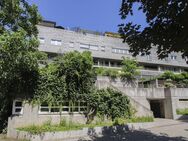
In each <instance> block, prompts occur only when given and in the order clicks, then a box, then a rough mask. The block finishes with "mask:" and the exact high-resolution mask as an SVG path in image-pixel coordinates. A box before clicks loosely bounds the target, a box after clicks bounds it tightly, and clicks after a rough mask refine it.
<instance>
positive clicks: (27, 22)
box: [0, 0, 41, 132]
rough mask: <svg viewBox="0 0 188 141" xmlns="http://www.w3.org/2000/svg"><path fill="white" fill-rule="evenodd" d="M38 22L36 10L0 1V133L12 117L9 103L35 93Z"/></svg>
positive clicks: (19, 1)
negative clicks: (19, 97) (17, 97)
mask: <svg viewBox="0 0 188 141" xmlns="http://www.w3.org/2000/svg"><path fill="white" fill-rule="evenodd" d="M40 20H41V17H40V15H39V14H38V10H37V7H36V6H35V5H29V4H28V3H27V2H26V1H25V0H1V1H0V101H1V103H0V107H1V108H0V132H1V131H2V128H4V127H6V125H7V120H8V117H9V116H10V115H11V112H12V111H11V110H12V100H13V99H14V98H15V97H16V96H17V95H19V96H21V95H22V96H24V97H27V96H32V95H33V93H34V90H35V87H36V83H37V79H38V63H37V62H38V57H37V55H36V54H39V52H38V50H37V47H38V44H39V42H38V40H37V33H38V31H37V27H36V24H38V22H39V21H40Z"/></svg>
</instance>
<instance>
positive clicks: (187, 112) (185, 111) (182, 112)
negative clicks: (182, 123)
mask: <svg viewBox="0 0 188 141" xmlns="http://www.w3.org/2000/svg"><path fill="white" fill-rule="evenodd" d="M176 113H177V114H178V115H188V108H185V109H177V110H176Z"/></svg>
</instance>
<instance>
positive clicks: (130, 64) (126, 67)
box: [120, 58, 140, 83]
mask: <svg viewBox="0 0 188 141" xmlns="http://www.w3.org/2000/svg"><path fill="white" fill-rule="evenodd" d="M139 69H140V67H139V66H138V62H137V61H136V60H134V59H130V58H123V61H122V70H121V74H120V76H121V79H122V80H123V81H125V82H127V83H129V82H133V81H134V80H135V79H136V76H138V75H139V74H140V71H139Z"/></svg>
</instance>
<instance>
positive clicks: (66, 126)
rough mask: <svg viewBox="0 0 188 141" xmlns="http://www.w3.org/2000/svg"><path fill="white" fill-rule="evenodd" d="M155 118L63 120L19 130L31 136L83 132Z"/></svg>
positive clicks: (150, 120)
mask: <svg viewBox="0 0 188 141" xmlns="http://www.w3.org/2000/svg"><path fill="white" fill-rule="evenodd" d="M152 121H153V117H135V118H132V119H124V118H118V119H116V120H114V121H96V122H95V123H91V124H79V123H74V122H71V121H70V122H67V121H66V120H62V121H61V122H60V124H56V125H52V124H51V122H50V121H48V122H46V123H44V124H43V125H41V126H36V125H31V126H27V127H23V128H17V129H18V130H20V131H27V132H30V133H31V134H41V133H44V132H58V131H70V130H81V129H83V128H84V127H88V128H94V127H103V126H108V127H109V126H113V125H123V124H126V123H131V122H152Z"/></svg>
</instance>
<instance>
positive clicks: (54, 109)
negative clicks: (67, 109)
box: [51, 108, 59, 113]
mask: <svg viewBox="0 0 188 141" xmlns="http://www.w3.org/2000/svg"><path fill="white" fill-rule="evenodd" d="M51 112H52V113H53V112H59V108H51Z"/></svg>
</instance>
